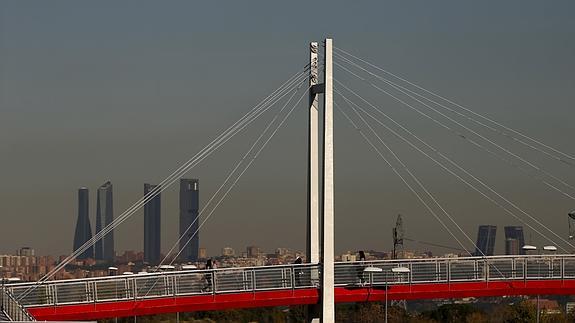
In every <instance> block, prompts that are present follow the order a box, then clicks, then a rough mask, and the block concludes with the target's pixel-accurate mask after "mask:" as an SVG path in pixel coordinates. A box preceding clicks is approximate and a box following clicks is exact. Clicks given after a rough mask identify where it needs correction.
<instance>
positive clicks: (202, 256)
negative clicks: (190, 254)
mask: <svg viewBox="0 0 575 323" xmlns="http://www.w3.org/2000/svg"><path fill="white" fill-rule="evenodd" d="M198 257H199V259H208V249H206V248H200V251H199V253H198Z"/></svg>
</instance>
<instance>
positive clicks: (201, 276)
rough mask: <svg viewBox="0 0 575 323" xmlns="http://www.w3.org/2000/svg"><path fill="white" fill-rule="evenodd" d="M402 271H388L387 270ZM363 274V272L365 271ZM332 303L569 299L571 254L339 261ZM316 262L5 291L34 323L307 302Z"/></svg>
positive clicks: (573, 275)
mask: <svg viewBox="0 0 575 323" xmlns="http://www.w3.org/2000/svg"><path fill="white" fill-rule="evenodd" d="M395 267H405V268H408V269H409V272H404V273H395V272H393V271H392V270H391V268H395ZM366 268H369V270H365V269H366ZM335 273H336V275H335V282H336V289H335V299H336V302H360V301H379V300H383V299H384V298H385V292H386V290H387V291H388V298H389V299H390V300H392V299H433V298H460V297H484V296H503V295H536V294H541V295H550V294H556V295H557V294H575V255H538V256H498V257H484V258H480V257H466V258H444V259H412V260H398V261H373V262H362V263H359V262H355V263H338V264H336V268H335ZM320 274H321V271H320V268H319V266H318V265H315V264H303V265H287V266H269V267H250V268H225V269H216V270H208V271H185V272H168V273H156V274H148V275H131V276H113V277H102V278H90V279H80V280H67V281H51V282H46V283H42V284H40V285H37V287H36V288H35V289H34V290H33V292H30V293H27V292H25V291H26V290H27V289H28V288H29V287H30V286H32V285H33V283H32V284H20V285H13V286H11V287H10V288H11V290H12V292H13V293H14V295H16V296H17V297H18V295H20V296H23V297H21V300H20V301H21V302H22V303H23V304H24V305H25V306H26V307H27V309H28V310H29V311H30V312H31V313H32V314H33V315H34V316H35V317H36V318H37V319H41V320H63V319H66V320H88V319H101V318H107V317H121V316H134V315H149V314H158V313H173V312H188V311H199V310H218V309H231V308H249V307H265V306H279V305H298V304H313V303H317V302H318V295H319V290H318V288H317V284H318V280H319V275H320Z"/></svg>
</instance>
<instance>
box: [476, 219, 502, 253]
mask: <svg viewBox="0 0 575 323" xmlns="http://www.w3.org/2000/svg"><path fill="white" fill-rule="evenodd" d="M496 233H497V227H496V226H494V225H480V226H479V230H478V232H477V248H476V249H475V255H476V256H483V255H485V256H493V251H494V249H495V234H496Z"/></svg>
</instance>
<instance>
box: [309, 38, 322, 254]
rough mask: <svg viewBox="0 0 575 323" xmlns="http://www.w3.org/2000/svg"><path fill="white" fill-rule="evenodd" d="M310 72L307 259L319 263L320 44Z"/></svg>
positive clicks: (312, 55) (313, 54) (315, 48)
mask: <svg viewBox="0 0 575 323" xmlns="http://www.w3.org/2000/svg"><path fill="white" fill-rule="evenodd" d="M309 49H310V60H309V63H310V70H309V86H310V89H309V123H308V158H309V159H308V178H307V180H308V183H307V184H308V202H307V203H308V210H307V212H308V213H307V248H306V257H307V261H308V262H310V263H318V262H319V244H320V243H319V161H318V160H319V148H318V147H319V130H318V128H319V120H318V115H319V112H318V105H319V102H318V101H319V100H318V93H317V92H316V91H314V89H315V87H314V86H315V85H317V84H318V65H319V63H318V57H317V56H318V55H317V53H318V44H317V42H312V43H310V48H309Z"/></svg>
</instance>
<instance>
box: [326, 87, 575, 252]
mask: <svg viewBox="0 0 575 323" xmlns="http://www.w3.org/2000/svg"><path fill="white" fill-rule="evenodd" d="M335 82H337V83H338V84H341V83H340V82H338V81H337V80H335ZM341 85H342V87H344V88H346V86H345V85H343V84H341ZM346 90H348V91H349V92H350V93H352V94H354V95H355V96H357V97H358V98H360V100H362V101H363V102H364V103H366V104H367V105H368V106H370V107H371V108H373V109H374V110H376V111H377V112H378V113H380V114H382V115H383V116H384V117H385V118H387V119H388V120H390V121H391V122H392V123H394V124H395V125H396V126H397V127H399V128H401V129H402V130H404V131H405V132H407V133H408V134H410V135H411V136H413V137H414V138H416V139H417V140H418V141H419V142H421V143H422V144H424V145H425V146H426V147H428V148H429V149H431V150H432V151H434V152H435V153H436V154H438V155H439V156H441V157H442V158H444V159H445V160H447V161H448V162H450V163H451V164H452V165H454V166H456V167H457V168H458V169H460V170H461V171H463V172H464V173H466V174H467V175H468V176H470V177H471V178H473V179H474V180H475V181H477V182H478V183H480V184H481V185H482V186H483V187H485V188H487V189H488V190H489V191H491V192H492V193H493V194H495V195H497V196H498V197H499V198H501V199H502V200H504V201H505V202H507V203H508V204H509V205H511V206H512V207H513V208H515V209H516V210H518V211H519V212H521V213H523V214H525V215H526V216H527V217H529V218H530V219H531V220H532V221H534V222H535V223H537V224H538V225H540V226H541V227H543V228H545V229H546V230H547V231H549V232H550V233H552V234H553V235H555V236H556V237H558V238H559V239H560V240H561V241H563V242H565V243H567V244H568V245H569V246H571V247H574V248H575V246H573V245H572V244H571V243H569V242H568V241H566V240H565V239H563V238H561V237H560V236H559V235H557V234H556V233H555V232H554V231H553V230H551V229H550V228H548V227H547V226H545V225H544V224H543V223H541V222H540V221H539V220H537V219H536V218H535V217H533V216H532V215H530V214H528V213H527V212H525V211H524V210H523V209H521V208H519V207H518V206H517V205H516V204H515V203H513V202H511V201H509V200H508V199H507V198H505V197H504V196H502V195H501V194H499V193H498V192H497V191H495V190H494V189H492V188H491V187H490V186H489V185H487V184H486V183H485V182H483V181H482V180H480V179H479V178H477V177H475V176H474V175H473V174H471V173H470V172H468V171H467V170H465V169H464V168H463V167H461V166H459V165H458V164H457V163H456V162H454V161H453V160H451V159H450V158H448V157H447V156H445V155H444V154H442V153H441V152H439V151H438V150H437V149H435V148H434V147H433V146H431V145H429V144H427V143H426V142H425V141H423V140H422V139H421V138H419V137H418V136H417V135H415V134H414V133H413V132H411V131H409V130H408V129H407V128H405V127H404V126H402V125H401V124H399V123H398V122H396V121H395V120H394V119H393V118H391V117H390V116H388V115H387V114H385V113H384V112H383V111H381V110H380V109H378V108H377V107H375V106H374V105H373V104H371V103H370V102H369V101H367V100H366V99H364V98H363V97H361V96H359V94H357V93H356V92H354V91H353V90H351V89H349V88H346ZM336 93H337V94H338V95H340V96H341V97H342V98H343V99H344V100H346V102H349V103H350V104H352V105H355V106H356V107H357V108H358V109H360V110H361V111H363V112H364V113H365V114H367V115H368V116H370V117H371V118H372V119H374V120H375V121H376V122H378V123H379V124H380V125H382V126H383V127H385V128H386V129H387V130H388V131H390V132H392V133H393V134H394V135H396V136H397V137H398V138H400V139H402V140H403V141H405V142H406V143H407V144H409V145H410V146H411V147H413V148H414V149H416V150H417V151H419V152H420V153H422V154H423V155H425V156H426V157H428V158H429V159H431V160H432V161H434V162H435V163H436V164H437V165H438V166H440V167H441V168H443V169H444V170H446V171H447V172H449V173H450V174H451V175H453V176H455V177H456V178H457V179H459V180H460V181H462V182H463V183H465V184H466V185H467V186H469V187H470V188H472V189H473V190H475V191H476V192H478V193H479V194H481V195H482V196H483V197H485V198H486V199H488V200H489V201H491V202H492V203H493V204H495V205H496V206H498V207H500V208H501V209H503V210H504V211H505V212H506V213H507V214H509V215H511V216H512V217H514V218H515V219H517V220H518V221H520V222H521V223H523V224H525V225H526V226H527V227H529V228H530V229H532V230H533V231H535V232H536V233H538V234H539V235H540V236H542V237H544V238H545V239H547V240H548V241H550V242H551V243H554V244H556V242H555V241H553V239H551V238H549V237H547V236H546V235H545V234H543V233H542V232H540V231H539V230H537V229H536V228H534V227H533V226H531V225H530V224H529V223H527V222H526V221H525V220H523V219H521V218H520V217H519V216H517V215H516V214H515V213H513V212H512V211H510V210H509V209H508V208H506V207H505V206H503V205H501V204H500V203H498V202H497V201H495V200H494V199H493V198H491V197H489V196H488V195H486V194H485V193H483V192H482V191H481V190H479V189H478V188H476V187H475V186H474V185H472V184H471V183H469V182H468V181H466V180H465V179H463V178H462V177H461V176H459V175H457V174H456V173H454V172H453V171H451V170H450V169H448V168H447V167H446V166H444V165H443V164H442V163H440V162H439V161H437V160H436V159H435V158H433V157H431V156H430V155H429V154H427V153H425V152H424V151H422V150H421V149H420V148H419V147H417V146H416V145H414V144H413V143H411V142H410V141H409V140H407V139H406V138H404V137H403V136H401V135H400V134H398V133H397V132H396V131H395V130H393V129H391V128H389V127H388V126H387V125H385V124H384V123H382V122H381V121H379V119H377V118H375V117H374V116H373V115H371V114H370V113H369V112H367V111H366V110H365V109H363V108H361V107H359V106H358V105H357V104H355V103H354V102H353V101H351V100H349V99H348V98H347V97H345V96H344V95H343V94H342V93H340V92H339V91H338V92H336ZM562 249H563V250H565V249H564V248H562Z"/></svg>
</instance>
